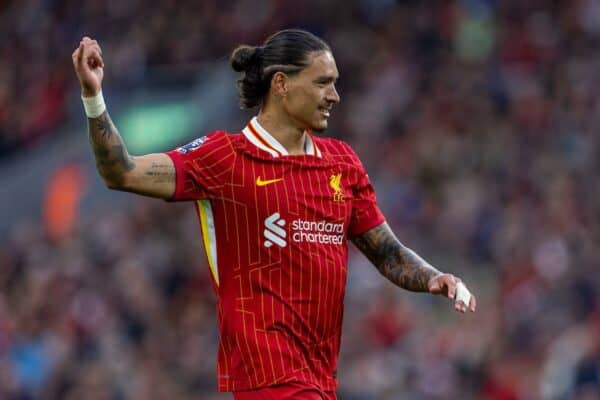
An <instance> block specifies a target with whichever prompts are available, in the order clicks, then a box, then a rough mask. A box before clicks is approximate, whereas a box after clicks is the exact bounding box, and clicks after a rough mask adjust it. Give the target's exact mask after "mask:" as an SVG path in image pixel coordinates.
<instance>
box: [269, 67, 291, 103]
mask: <svg viewBox="0 0 600 400" xmlns="http://www.w3.org/2000/svg"><path fill="white" fill-rule="evenodd" d="M271 89H272V90H273V91H274V93H275V94H277V95H278V96H281V97H286V96H287V93H288V90H289V82H288V76H287V75H286V74H285V73H283V72H281V71H277V72H275V74H273V78H271Z"/></svg>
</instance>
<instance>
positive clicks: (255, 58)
mask: <svg viewBox="0 0 600 400" xmlns="http://www.w3.org/2000/svg"><path fill="white" fill-rule="evenodd" d="M324 50H327V51H331V49H330V47H329V45H327V43H325V42H324V41H323V39H320V38H318V37H317V36H315V35H313V34H312V33H310V32H307V31H303V30H300V29H286V30H283V31H279V32H277V33H275V34H273V35H272V36H270V37H269V38H268V39H267V40H265V42H264V43H263V45H262V46H247V45H241V46H238V47H237V48H236V49H235V50H233V52H232V54H231V58H230V60H229V61H230V63H231V67H232V68H233V69H234V70H235V71H237V72H243V75H242V77H241V78H240V79H238V81H237V86H238V91H239V94H240V105H241V106H242V108H252V107H255V106H257V105H259V104H261V103H262V101H263V99H264V98H265V96H266V95H267V93H268V92H269V88H270V87H271V78H272V77H273V74H275V72H277V71H283V72H285V73H286V74H295V73H298V72H300V71H301V70H302V69H304V68H305V67H307V66H308V60H309V57H308V56H309V54H310V53H312V52H315V51H324Z"/></svg>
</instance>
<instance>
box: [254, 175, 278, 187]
mask: <svg viewBox="0 0 600 400" xmlns="http://www.w3.org/2000/svg"><path fill="white" fill-rule="evenodd" d="M282 180H283V178H277V179H267V180H266V181H263V180H262V179H260V176H259V177H258V178H256V186H267V185H270V184H271V183H275V182H279V181H282Z"/></svg>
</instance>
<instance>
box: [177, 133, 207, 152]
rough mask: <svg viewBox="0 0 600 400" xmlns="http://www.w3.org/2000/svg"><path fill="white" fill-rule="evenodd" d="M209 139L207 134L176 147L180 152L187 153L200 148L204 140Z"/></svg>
mask: <svg viewBox="0 0 600 400" xmlns="http://www.w3.org/2000/svg"><path fill="white" fill-rule="evenodd" d="M207 139H208V138H207V137H206V136H202V137H200V138H198V139H195V140H193V141H191V142H189V143H188V144H186V145H183V146H181V147H178V148H176V149H175V150H176V151H178V152H180V153H181V154H187V153H189V152H190V151H194V150H196V149H198V148H199V147H200V146H202V144H203V143H204V142H206V140H207Z"/></svg>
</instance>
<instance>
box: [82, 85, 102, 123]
mask: <svg viewBox="0 0 600 400" xmlns="http://www.w3.org/2000/svg"><path fill="white" fill-rule="evenodd" d="M81 101H83V108H84V109H85V115H87V116H88V118H96V117H99V116H100V115H102V113H103V112H104V111H106V104H104V96H102V90H101V91H100V92H98V94H97V95H95V96H94V97H83V96H81Z"/></svg>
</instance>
